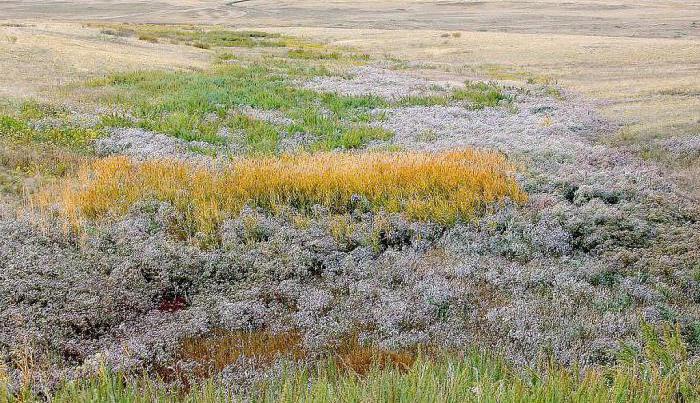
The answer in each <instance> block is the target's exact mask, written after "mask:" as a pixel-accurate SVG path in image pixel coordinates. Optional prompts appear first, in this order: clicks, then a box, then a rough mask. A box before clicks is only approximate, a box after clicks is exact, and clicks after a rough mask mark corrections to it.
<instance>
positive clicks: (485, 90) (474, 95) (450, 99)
mask: <svg viewBox="0 0 700 403" xmlns="http://www.w3.org/2000/svg"><path fill="white" fill-rule="evenodd" d="M510 100H511V98H510V97H509V96H508V95H506V94H504V93H503V91H502V89H501V88H500V87H498V86H497V85H496V84H492V83H474V82H467V83H465V86H464V88H459V89H456V90H454V91H452V92H451V93H450V94H447V95H427V96H410V97H406V98H404V99H402V100H400V101H398V102H397V105H398V106H445V105H449V104H451V103H454V102H466V103H468V104H469V106H470V107H471V108H473V109H483V108H486V107H489V108H492V107H496V106H498V104H499V103H500V102H501V101H510Z"/></svg>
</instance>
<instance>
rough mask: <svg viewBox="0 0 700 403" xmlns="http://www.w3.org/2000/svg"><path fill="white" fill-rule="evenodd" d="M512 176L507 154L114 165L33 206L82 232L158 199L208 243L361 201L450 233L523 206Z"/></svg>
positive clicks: (85, 171)
mask: <svg viewBox="0 0 700 403" xmlns="http://www.w3.org/2000/svg"><path fill="white" fill-rule="evenodd" d="M512 171H513V167H512V166H511V164H510V163H509V162H508V161H507V160H506V158H505V157H504V156H503V155H501V154H498V153H495V152H487V151H477V150H471V149H467V150H461V151H452V152H447V153H441V154H436V153H426V152H398V153H391V152H378V153H365V154H359V153H355V154H338V153H318V154H299V155H288V156H282V157H280V158H275V157H268V158H244V159H239V160H235V161H233V162H231V164H230V165H229V166H226V167H224V168H211V167H201V166H194V165H191V164H187V163H183V162H176V161H163V160H161V161H149V162H135V161H132V160H130V159H128V158H125V157H111V158H106V159H104V160H99V161H95V162H92V163H90V164H88V165H85V166H84V167H83V168H82V169H81V170H80V171H79V173H78V174H77V176H76V177H75V178H72V179H69V180H63V181H60V182H59V183H58V184H56V185H54V186H52V187H51V188H48V189H46V190H45V191H43V192H40V193H38V194H36V195H34V196H33V199H32V202H33V204H34V205H35V206H38V207H39V208H40V209H42V210H44V211H46V210H47V209H48V208H49V207H52V206H58V214H59V215H60V216H61V217H62V218H63V219H64V220H65V222H66V223H67V224H69V225H70V226H72V227H74V228H80V227H81V226H83V225H84V224H85V223H87V222H90V221H93V220H99V219H105V218H119V217H122V216H124V215H125V214H126V213H127V212H128V210H129V209H130V208H131V207H132V206H134V205H135V204H136V203H138V202H140V201H144V200H157V201H162V202H167V203H170V204H171V205H172V206H173V207H174V208H175V209H176V210H177V211H178V212H179V213H180V214H181V215H182V217H183V220H184V222H183V224H184V225H185V226H186V227H187V229H188V230H189V231H191V232H195V233H196V232H202V233H205V234H211V233H213V232H214V231H215V230H216V228H217V226H218V225H219V224H220V223H221V222H222V220H224V219H226V218H227V217H230V216H234V215H236V214H238V213H239V212H240V211H241V209H243V208H244V206H246V205H248V206H252V207H259V208H264V209H268V210H270V211H272V212H274V211H277V209H278V208H280V207H282V206H291V207H294V208H296V209H299V210H301V211H309V210H310V209H311V207H312V206H314V205H322V206H325V207H327V208H328V209H329V210H330V211H331V212H333V213H346V212H348V211H351V210H352V209H354V208H357V205H356V204H357V200H358V197H357V196H360V200H363V201H364V204H365V207H366V208H367V209H370V210H373V211H379V210H384V211H387V212H399V213H401V212H402V213H405V214H407V216H408V217H409V218H410V219H413V220H420V221H433V222H437V223H440V224H443V225H451V224H453V223H454V222H456V221H457V220H469V219H472V218H473V217H475V216H476V215H478V214H480V213H482V212H483V211H484V210H485V209H487V208H488V207H489V206H490V205H493V204H494V203H498V202H503V201H505V200H506V199H511V200H513V201H515V202H523V201H525V199H526V195H525V193H524V192H523V191H522V190H521V189H520V187H519V186H518V184H517V182H516V181H515V179H514V178H513V176H512ZM353 196H355V197H353Z"/></svg>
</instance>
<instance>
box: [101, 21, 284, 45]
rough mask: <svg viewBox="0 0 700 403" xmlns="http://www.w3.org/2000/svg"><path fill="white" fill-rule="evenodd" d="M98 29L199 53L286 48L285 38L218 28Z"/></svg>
mask: <svg viewBox="0 0 700 403" xmlns="http://www.w3.org/2000/svg"><path fill="white" fill-rule="evenodd" d="M98 27H102V29H101V30H100V32H101V33H102V34H105V35H111V36H117V37H129V36H135V37H137V38H138V39H139V40H142V41H146V42H151V43H158V42H166V43H173V44H184V45H188V46H194V47H197V48H200V49H210V48H214V47H239V48H253V47H283V46H286V41H285V38H283V37H282V36H281V35H279V34H272V33H267V32H259V31H231V30H225V29H221V28H217V27H206V28H203V27H197V26H193V25H164V24H101V25H98Z"/></svg>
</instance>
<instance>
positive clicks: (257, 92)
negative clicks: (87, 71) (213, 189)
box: [90, 61, 389, 153]
mask: <svg viewBox="0 0 700 403" xmlns="http://www.w3.org/2000/svg"><path fill="white" fill-rule="evenodd" d="M321 74H326V71H325V70H324V69H323V68H322V67H314V66H308V65H299V64H298V63H289V62H285V61H275V63H260V64H255V65H251V66H241V65H228V64H224V65H217V66H215V67H214V68H212V70H210V71H206V72H163V71H146V72H132V73H123V74H116V75H113V76H110V77H107V78H104V79H99V80H95V81H93V82H91V83H90V86H91V87H92V88H93V89H95V90H97V91H98V92H99V91H100V90H103V96H98V102H99V103H104V104H107V105H112V106H114V105H116V106H119V107H123V108H126V109H128V110H130V112H131V113H132V114H133V115H134V116H135V118H136V119H137V120H138V122H139V123H138V126H140V127H142V128H144V129H147V130H152V131H156V132H160V133H164V134H168V135H171V136H175V137H178V138H181V139H184V140H188V141H192V140H197V141H206V142H209V143H212V144H221V143H222V142H224V141H225V140H224V139H223V138H221V137H220V136H219V135H218V133H219V131H220V129H221V128H224V127H228V128H230V129H232V130H243V131H245V132H246V144H247V146H248V148H249V149H250V150H251V151H252V152H254V153H269V152H273V151H274V150H276V149H277V144H278V143H279V140H280V133H287V134H289V135H295V134H298V133H308V134H311V135H313V136H315V137H316V138H318V141H319V143H320V144H321V143H322V144H323V145H322V146H320V148H323V149H326V148H328V147H331V146H337V147H340V148H358V147H361V146H362V145H363V144H365V143H366V142H367V141H371V140H374V139H387V138H388V137H389V136H388V134H387V132H386V131H383V132H381V133H379V131H378V130H377V129H373V128H369V126H368V127H367V128H365V129H362V126H363V125H364V126H367V124H368V123H370V122H372V121H373V116H372V111H373V110H376V109H377V108H381V107H385V106H388V104H387V103H386V102H385V101H384V100H382V99H381V98H378V97H373V96H358V97H351V96H342V95H337V94H325V93H318V92H315V91H311V90H307V89H302V88H298V87H297V86H296V85H295V80H301V79H308V78H309V77H313V76H317V75H321ZM238 107H252V108H256V109H261V110H276V111H281V112H282V113H284V114H285V115H287V116H289V117H290V118H292V119H293V120H294V124H292V125H290V126H287V127H276V126H274V125H271V124H268V123H265V122H260V121H255V120H250V119H244V118H242V117H236V118H233V119H227V118H225V116H226V115H227V114H228V113H229V112H230V111H232V110H235V109H236V108H238ZM212 117H215V118H214V119H212ZM104 123H105V124H109V125H114V124H119V123H120V122H119V120H118V118H108V120H107V121H106V122H104ZM122 123H124V124H125V125H127V126H132V125H133V123H130V122H122ZM358 142H359V143H358Z"/></svg>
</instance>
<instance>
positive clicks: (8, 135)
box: [0, 115, 102, 151]
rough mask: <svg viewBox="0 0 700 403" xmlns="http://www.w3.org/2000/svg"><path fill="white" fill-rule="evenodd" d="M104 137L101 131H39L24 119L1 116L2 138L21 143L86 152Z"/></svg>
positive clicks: (63, 129)
mask: <svg viewBox="0 0 700 403" xmlns="http://www.w3.org/2000/svg"><path fill="white" fill-rule="evenodd" d="M101 136H102V132H101V131H100V130H99V129H93V128H84V127H74V126H67V125H66V126H60V127H51V128H49V129H46V130H37V129H34V128H32V127H31V126H29V125H28V124H27V123H26V122H25V121H24V120H23V119H20V118H16V117H12V116H7V115H3V116H0V138H2V139H3V140H4V141H11V142H19V143H30V142H33V143H47V144H51V145H55V146H60V147H66V148H69V149H73V150H81V151H86V150H87V149H88V148H89V145H90V144H92V142H93V141H94V140H96V139H98V138H100V137H101Z"/></svg>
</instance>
